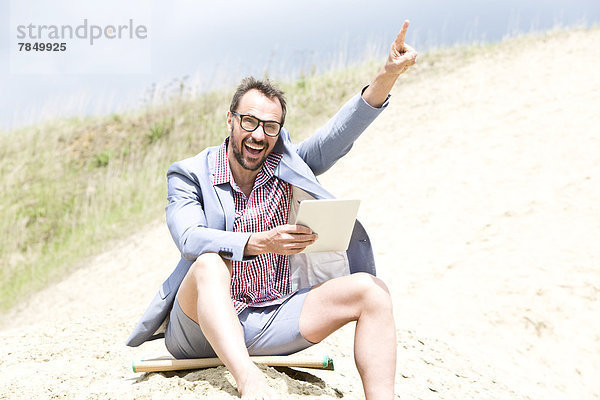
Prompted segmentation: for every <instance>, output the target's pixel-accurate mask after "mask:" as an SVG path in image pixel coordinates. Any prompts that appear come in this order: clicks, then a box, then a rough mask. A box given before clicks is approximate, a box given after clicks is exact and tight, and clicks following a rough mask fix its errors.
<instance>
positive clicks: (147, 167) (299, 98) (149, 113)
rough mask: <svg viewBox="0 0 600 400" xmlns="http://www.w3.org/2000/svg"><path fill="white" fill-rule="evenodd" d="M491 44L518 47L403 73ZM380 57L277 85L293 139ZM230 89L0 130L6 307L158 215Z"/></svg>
mask: <svg viewBox="0 0 600 400" xmlns="http://www.w3.org/2000/svg"><path fill="white" fill-rule="evenodd" d="M519 40H521V39H519ZM512 43H514V42H512ZM494 46H500V47H502V46H505V47H506V48H507V49H510V46H512V44H511V43H510V42H509V43H508V44H505V43H501V44H500V45H498V44H494V45H477V46H462V47H454V48H451V49H442V50H435V51H431V52H429V53H428V54H424V55H421V56H420V60H419V66H418V68H415V69H414V72H413V71H411V74H409V75H408V76H407V77H406V78H403V79H405V80H411V79H413V80H417V81H418V80H419V79H423V78H424V77H427V76H431V74H433V75H436V74H440V73H444V71H446V70H447V68H449V67H452V68H455V67H456V66H460V65H465V63H468V62H470V61H471V60H472V59H474V57H475V56H476V55H477V54H479V53H481V52H488V51H490V49H492V48H495V47H494ZM381 62H383V60H380V61H377V62H367V63H365V64H363V65H360V66H355V67H350V68H347V69H344V70H341V71H331V72H328V73H325V74H320V75H315V74H314V73H312V74H309V75H303V76H301V77H300V78H298V79H297V80H295V81H289V82H283V83H280V86H281V87H282V89H283V90H284V91H285V92H286V94H287V98H288V109H289V110H290V112H289V114H288V118H287V119H286V127H287V128H288V129H289V130H290V132H292V133H293V135H294V136H293V139H295V140H299V139H302V138H303V137H305V136H307V135H308V134H310V133H311V132H312V131H313V130H314V129H315V128H317V127H318V126H319V125H320V124H322V123H323V122H324V121H325V120H326V119H327V118H328V117H329V116H331V115H332V114H333V113H334V112H335V111H336V110H337V109H338V108H339V106H340V105H341V104H342V103H343V102H344V101H345V100H347V99H348V98H349V97H351V96H352V95H353V94H354V93H357V92H358V91H359V90H360V88H361V87H362V86H363V85H365V84H367V83H368V82H369V81H370V79H372V77H373V76H374V75H375V73H376V72H377V70H378V68H379V66H380V65H381ZM232 93H233V88H227V89H225V90H221V91H215V92H210V93H206V94H204V95H202V96H201V97H199V98H196V99H194V100H184V99H183V98H181V97H175V98H173V99H171V100H170V101H169V102H168V103H166V104H165V105H162V106H160V107H154V108H145V109H140V110H138V111H135V112H129V113H120V114H111V115H107V116H105V117H94V118H92V117H87V118H71V119H61V120H56V121H52V122H48V123H43V124H39V125H35V126H32V127H28V128H24V129H19V130H13V131H10V132H3V133H2V134H0V177H1V178H0V262H1V263H2V269H1V272H0V311H4V310H7V309H8V308H10V307H11V306H12V305H14V304H15V303H16V302H17V301H19V299H21V298H23V296H26V295H28V294H30V293H32V292H34V291H36V290H39V289H40V288H42V287H44V286H46V285H47V284H48V283H50V282H52V281H55V280H57V279H59V278H60V277H62V276H64V274H66V273H68V272H69V271H71V270H73V269H74V268H76V267H78V266H81V265H85V262H86V260H87V259H89V257H91V256H93V255H94V254H97V253H99V252H101V251H104V250H106V249H107V248H108V247H109V246H110V244H112V243H115V241H114V239H119V238H123V237H127V236H129V235H132V234H135V232H136V231H139V230H140V229H143V228H142V227H143V226H144V225H145V224H147V223H149V222H151V221H153V220H156V219H157V218H159V217H160V216H162V215H163V212H164V210H163V209H164V206H165V205H166V200H165V198H166V181H165V172H166V170H167V168H168V166H169V165H170V164H171V163H172V162H174V161H176V160H180V159H183V158H186V157H190V156H193V155H195V154H197V153H198V152H200V151H201V150H202V149H204V148H205V147H206V146H209V145H216V144H219V143H221V142H222V140H223V139H224V137H225V136H226V134H227V129H226V125H225V122H226V121H225V117H226V111H227V110H228V106H229V102H230V97H231V95H232ZM396 101H400V102H403V101H406V99H399V100H396ZM165 262H169V263H171V262H172V260H165Z"/></svg>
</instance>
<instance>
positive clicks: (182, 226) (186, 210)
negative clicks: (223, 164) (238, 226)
mask: <svg viewBox="0 0 600 400" xmlns="http://www.w3.org/2000/svg"><path fill="white" fill-rule="evenodd" d="M167 182H168V198H167V199H168V204H167V207H166V218H167V226H168V227H169V231H170V232H171V236H172V237H173V240H174V241H175V244H176V245H177V247H178V248H179V251H180V252H181V255H182V256H183V258H185V259H186V260H190V261H194V260H195V259H196V258H198V256H200V255H201V254H204V253H217V254H219V255H220V256H221V257H223V258H225V259H229V260H235V261H246V260H250V259H252V258H254V257H244V248H245V246H246V243H247V242H248V239H249V238H250V235H251V233H247V232H230V231H226V230H225V229H223V230H220V229H213V228H208V227H207V226H208V224H207V219H206V214H205V207H204V203H203V198H202V191H201V188H200V183H199V181H198V180H197V176H196V175H194V174H192V173H190V172H188V170H187V168H185V167H184V166H183V165H182V164H181V162H179V163H175V164H173V165H172V166H171V167H170V168H169V170H168V172H167Z"/></svg>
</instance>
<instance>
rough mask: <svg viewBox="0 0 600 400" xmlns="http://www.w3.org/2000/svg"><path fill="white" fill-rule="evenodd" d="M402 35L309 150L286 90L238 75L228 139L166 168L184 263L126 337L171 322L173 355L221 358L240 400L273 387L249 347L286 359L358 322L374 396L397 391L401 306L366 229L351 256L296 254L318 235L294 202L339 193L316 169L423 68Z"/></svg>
mask: <svg viewBox="0 0 600 400" xmlns="http://www.w3.org/2000/svg"><path fill="white" fill-rule="evenodd" d="M407 29H408V21H405V22H404V24H403V26H402V29H401V31H400V33H399V34H398V36H397V38H396V40H395V41H394V43H393V44H392V46H391V50H390V55H389V57H388V59H387V61H386V63H385V65H384V66H383V68H382V69H381V71H380V72H379V73H378V74H377V76H376V77H375V79H374V80H373V82H371V84H370V85H369V86H367V87H366V88H365V89H363V91H362V93H361V94H358V95H356V96H355V97H354V98H352V99H351V100H350V101H349V102H348V103H347V104H346V105H344V106H343V107H342V109H341V110H340V111H339V112H338V113H337V114H336V115H335V116H334V117H333V118H332V119H331V120H330V121H329V122H328V123H327V124H326V125H325V126H324V127H322V128H321V129H319V130H318V131H317V132H316V133H315V134H314V135H313V136H311V137H310V138H308V139H307V140H305V141H303V142H302V143H300V144H292V143H291V141H290V138H289V134H288V133H287V131H286V130H285V129H282V125H283V123H284V120H285V114H286V104H285V98H284V97H283V93H282V92H281V91H280V90H278V89H277V88H275V87H273V86H272V85H271V84H270V83H269V82H263V81H257V80H255V79H253V78H247V79H245V80H244V81H243V82H242V84H241V85H240V86H239V87H238V89H237V91H236V93H235V94H234V97H233V100H232V104H231V107H230V111H229V112H228V114H227V128H228V130H229V133H230V134H229V137H228V138H227V139H225V142H224V143H223V144H222V145H221V146H219V147H212V148H208V149H206V150H204V151H203V152H202V153H200V154H198V155H197V156H195V157H192V158H190V159H186V160H183V161H180V162H177V163H174V164H173V165H172V166H171V167H170V168H169V171H168V173H167V178H168V187H169V190H168V200H169V204H168V205H167V207H166V213H167V224H168V226H169V230H170V231H171V234H172V236H173V239H174V241H175V243H176V244H177V246H178V247H179V249H180V251H181V254H182V259H181V261H180V262H179V264H178V266H177V267H176V269H175V270H174V271H173V273H172V274H171V276H170V277H169V278H168V279H167V280H166V281H165V282H164V283H163V285H162V287H161V289H160V291H159V293H158V294H157V295H156V297H155V299H154V300H153V302H152V304H151V305H150V307H149V308H148V310H147V311H146V313H145V314H144V316H143V317H142V319H141V321H140V322H139V323H138V325H137V326H136V328H135V330H134V332H133V333H132V335H131V337H130V338H129V340H128V343H127V344H128V345H130V346H137V345H139V344H141V343H143V342H144V341H146V340H150V339H152V338H155V337H157V336H159V335H160V334H158V335H157V333H158V332H162V331H165V328H166V331H165V333H164V337H165V344H166V346H167V349H168V350H169V352H171V354H173V355H174V356H175V357H177V358H197V357H214V356H218V357H219V358H220V359H221V360H222V361H223V363H224V364H225V366H226V367H227V368H228V369H229V371H230V372H231V374H232V375H233V377H234V379H235V380H236V383H237V387H238V391H239V392H240V394H241V396H242V398H244V399H265V398H270V397H269V388H268V386H267V384H266V380H265V378H264V376H263V375H262V374H261V372H260V370H259V369H258V368H257V367H256V365H254V364H253V363H252V362H251V361H250V358H249V356H250V355H267V354H270V355H278V354H291V353H294V352H297V351H300V350H302V349H304V348H307V347H309V346H310V345H312V344H314V343H317V342H320V341H321V340H323V339H324V338H326V337H327V336H328V335H330V334H331V333H333V332H334V331H336V330H337V329H339V328H340V327H342V326H343V325H345V324H346V323H348V322H351V321H356V322H357V324H356V332H355V344H354V355H355V361H356V366H357V368H358V372H359V373H360V376H361V379H362V382H363V387H364V391H365V396H366V398H367V399H392V398H393V397H394V377H395V365H396V332H395V326H394V318H393V313H392V303H391V298H390V295H389V292H388V290H387V288H386V286H385V284H384V283H383V282H382V281H381V280H379V279H378V278H376V277H375V276H374V275H375V266H374V261H373V254H372V250H371V245H370V243H369V239H368V236H367V234H366V232H365V231H364V229H363V228H362V226H361V225H360V223H358V222H357V223H356V225H355V227H354V231H353V234H352V238H351V241H350V246H349V248H348V250H347V251H346V252H342V253H317V255H306V254H298V253H300V252H301V251H302V250H303V249H304V248H305V247H306V246H308V245H309V244H312V243H313V242H314V241H315V240H316V239H317V235H316V234H314V233H312V232H311V230H310V229H309V228H307V227H304V226H298V225H290V224H288V221H289V220H291V217H290V215H291V214H293V213H294V212H295V209H296V208H295V206H296V204H297V203H298V201H299V200H301V199H303V198H319V199H320V198H331V197H333V196H332V195H331V194H329V193H328V192H327V191H326V190H325V189H324V188H323V187H322V186H321V185H320V184H319V183H318V181H317V180H316V178H315V175H318V174H320V173H322V172H324V171H326V170H327V169H328V168H329V167H331V166H332V165H333V164H334V163H335V162H336V161H337V160H338V159H339V158H340V157H342V156H343V155H345V154H346V153H347V152H348V151H349V150H350V148H351V147H352V144H353V142H354V140H356V138H358V136H359V135H360V134H361V133H362V132H363V131H364V129H365V128H366V127H367V126H368V125H369V124H370V123H371V122H372V121H373V120H374V119H375V117H377V115H378V114H379V113H380V112H381V111H382V110H383V109H384V108H385V107H386V106H387V99H388V97H389V92H390V90H391V88H392V87H393V85H394V83H395V82H396V79H397V78H398V76H399V75H400V74H402V73H403V72H405V71H406V70H407V69H408V68H409V67H410V66H411V65H413V64H414V63H415V61H416V56H417V53H416V52H415V51H414V50H413V49H412V48H410V47H409V46H407V45H405V44H404V38H405V35H406V31H407ZM161 325H162V326H161ZM161 328H162V329H161ZM373 359H376V360H377V362H376V363H371V362H370V360H373Z"/></svg>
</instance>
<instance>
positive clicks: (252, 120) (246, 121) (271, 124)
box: [231, 111, 281, 136]
mask: <svg viewBox="0 0 600 400" xmlns="http://www.w3.org/2000/svg"><path fill="white" fill-rule="evenodd" d="M231 113H232V114H233V115H237V116H238V117H240V126H241V127H242V129H243V130H245V131H246V132H254V131H255V130H256V128H258V125H260V124H261V123H262V126H263V131H264V132H265V134H266V135H268V136H277V135H279V131H281V123H279V122H277V121H263V120H262V119H258V118H256V117H255V116H253V115H248V114H240V113H237V112H235V111H231Z"/></svg>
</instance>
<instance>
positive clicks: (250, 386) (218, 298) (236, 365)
mask: <svg viewBox="0 0 600 400" xmlns="http://www.w3.org/2000/svg"><path fill="white" fill-rule="evenodd" d="M230 284H231V263H230V262H229V261H225V260H223V259H222V258H221V257H220V256H219V255H217V254H214V253H207V254H203V255H201V256H200V257H198V259H197V260H196V262H194V264H192V266H191V267H190V270H189V271H188V273H187V275H186V276H185V278H184V279H183V282H182V283H181V286H180V288H179V292H178V293H177V298H178V299H179V305H180V306H181V309H182V311H183V312H184V313H185V314H186V315H187V316H189V317H190V318H191V319H192V320H194V321H196V322H197V323H198V324H199V325H200V328H201V329H202V333H203V334H204V336H205V337H206V339H208V342H209V343H210V344H211V346H212V348H213V349H214V350H215V353H217V356H218V357H219V358H220V359H221V361H223V364H225V366H226V367H227V369H228V370H229V372H231V374H232V375H233V378H234V379H235V381H236V383H237V386H238V391H239V392H240V394H241V395H242V398H243V399H268V398H270V397H268V393H269V392H270V389H269V387H268V385H267V382H266V379H265V377H264V375H263V374H262V373H261V372H260V370H259V369H258V367H257V366H256V365H255V364H254V363H253V362H252V361H250V356H249V355H248V350H247V349H246V345H245V342H244V333H243V331H242V326H241V325H240V321H239V319H238V317H237V314H236V312H235V308H234V307H233V302H232V301H231V298H230V297H229V289H230ZM199 293H200V294H201V295H198V294H199Z"/></svg>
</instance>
